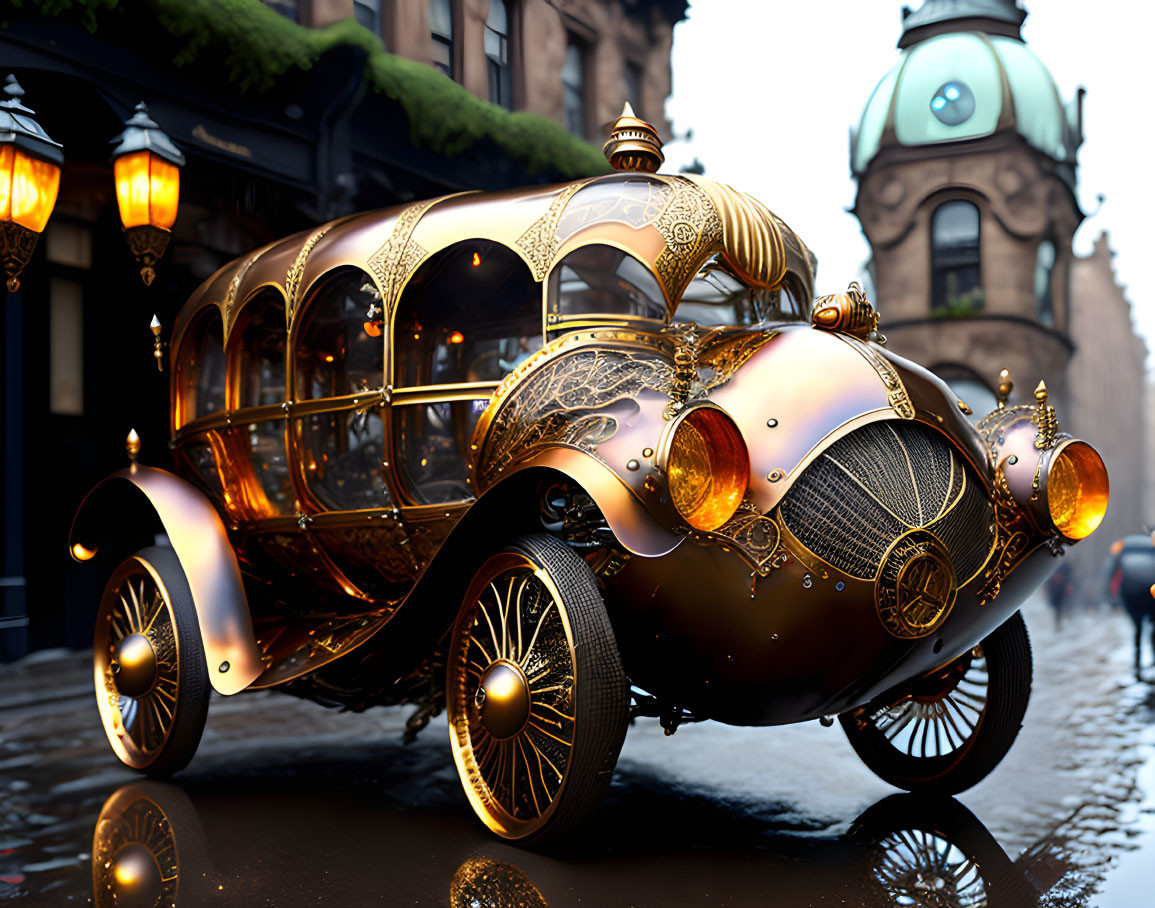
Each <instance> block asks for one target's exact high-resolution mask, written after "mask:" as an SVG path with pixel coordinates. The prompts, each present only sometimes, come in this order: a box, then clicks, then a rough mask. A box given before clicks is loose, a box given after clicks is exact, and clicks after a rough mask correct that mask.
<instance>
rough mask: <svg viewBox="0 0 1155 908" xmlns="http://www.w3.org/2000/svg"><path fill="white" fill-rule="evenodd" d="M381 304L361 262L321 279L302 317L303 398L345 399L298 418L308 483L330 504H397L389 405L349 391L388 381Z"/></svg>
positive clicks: (297, 355) (337, 507) (298, 376)
mask: <svg viewBox="0 0 1155 908" xmlns="http://www.w3.org/2000/svg"><path fill="white" fill-rule="evenodd" d="M374 306H380V294H379V293H378V292H377V287H376V285H375V284H374V283H373V280H372V278H370V277H369V275H368V274H366V273H365V272H364V271H362V270H360V269H359V268H352V267H349V268H338V269H336V270H334V271H332V272H330V273H329V274H327V275H326V276H325V277H324V278H322V279H321V280H320V281H318V282H317V283H316V284H314V285H313V287H312V289H311V290H310V291H309V294H308V296H307V297H306V298H305V302H304V304H303V308H302V310H301V314H300V315H299V316H298V325H299V327H298V328H297V330H296V334H295V337H294V340H293V371H294V377H293V386H294V387H295V388H296V396H297V399H298V400H315V399H317V398H337V399H336V400H333V402H332V405H331V409H328V410H326V411H325V412H321V413H316V412H313V413H309V414H308V415H306V416H300V417H297V418H296V419H294V421H293V427H294V432H295V436H294V437H295V438H296V439H297V450H298V451H299V456H300V460H301V467H302V470H303V475H304V480H305V485H306V486H307V487H308V489H309V491H310V492H311V493H312V494H313V497H314V498H316V499H317V501H318V502H319V503H320V504H321V505H322V507H324V508H325V509H326V510H331V511H346V510H356V509H361V508H382V507H387V506H388V505H389V504H390V503H391V499H390V497H389V491H388V489H387V488H386V486H385V476H384V473H383V464H384V462H385V461H386V460H387V459H388V458H386V457H385V424H384V421H383V415H382V414H383V410H382V407H381V405H380V404H379V403H377V404H371V405H366V404H365V403H364V402H363V401H361V402H359V401H357V400H356V399H353V400H350V397H349V395H355V394H359V393H362V392H364V391H368V390H373V389H376V388H380V387H382V386H383V385H384V384H385V340H384V338H383V337H382V331H381V328H380V327H378V326H377V325H376V324H375V321H376V320H375V319H371V318H370V313H369V310H370V308H371V307H374ZM374 314H376V313H374Z"/></svg>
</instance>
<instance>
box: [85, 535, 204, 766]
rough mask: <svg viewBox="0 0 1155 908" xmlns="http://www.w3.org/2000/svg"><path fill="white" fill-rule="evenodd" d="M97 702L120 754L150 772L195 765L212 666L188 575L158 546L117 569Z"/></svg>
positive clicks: (99, 618)
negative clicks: (205, 650) (206, 663)
mask: <svg viewBox="0 0 1155 908" xmlns="http://www.w3.org/2000/svg"><path fill="white" fill-rule="evenodd" d="M93 673H94V676H95V682H96V702H97V705H98V707H99V708H100V719H101V722H102V724H103V725H104V732H105V734H106V735H107V736H108V742H109V744H111V745H112V749H113V750H114V751H115V752H116V755H117V756H118V757H119V758H120V760H121V762H122V763H124V764H125V765H127V766H130V767H132V768H133V769H136V770H139V771H140V772H145V773H148V774H149V775H162V776H163V775H168V774H170V773H174V772H176V771H177V770H180V769H183V768H184V767H185V766H187V765H188V762H189V760H191V759H192V756H193V754H194V753H196V749H197V745H198V744H199V743H200V739H201V732H202V731H204V727H205V717H206V716H207V714H208V705H209V680H208V669H207V668H206V666H205V655H204V648H203V647H202V645H201V636H200V628H199V626H198V623H197V616H196V609H195V607H194V606H193V602H192V594H191V593H190V592H189V588H188V581H187V580H186V579H185V575H184V571H183V570H182V569H181V566H180V561H179V560H178V559H177V557H176V553H175V552H173V551H172V549H167V548H161V547H159V546H154V547H152V548H147V549H142V550H141V551H139V552H137V553H136V554H135V555H132V556H131V557H129V558H126V559H125V560H124V561H122V562H121V563H120V564H119V565H118V566H117V568H116V570H115V571H113V572H112V577H111V578H109V581H108V585H107V586H106V587H105V588H104V595H103V596H102V597H101V599H100V608H99V610H98V611H97V615H96V631H95V634H94V635H93Z"/></svg>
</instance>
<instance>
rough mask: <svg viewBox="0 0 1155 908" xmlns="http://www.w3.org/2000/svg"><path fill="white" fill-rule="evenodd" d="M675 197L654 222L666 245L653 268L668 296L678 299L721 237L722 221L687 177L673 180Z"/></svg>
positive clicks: (701, 190) (707, 197) (672, 186)
mask: <svg viewBox="0 0 1155 908" xmlns="http://www.w3.org/2000/svg"><path fill="white" fill-rule="evenodd" d="M669 185H670V188H671V189H672V190H673V192H674V197H673V199H672V200H671V201H670V204H669V205H667V206H666V208H665V209H664V210H663V211H662V213H661V215H659V217H658V219H657V220H656V221H655V222H654V227H655V228H656V229H657V230H658V232H659V233H661V235H662V236H663V238H664V239H665V240H666V248H665V249H663V250H662V252H661V254H660V255H659V256H658V259H657V261H656V262H655V263H654V267H655V269H656V270H657V272H658V278H659V280H661V282H662V288H663V289H664V290H665V291H666V298H667V299H669V300H677V299H678V298H679V297H681V295H682V291H683V290H685V288H686V286H687V285H688V284H689V283H690V280H691V279H692V278H693V277H694V275H695V274H696V273H697V271H698V266H699V265H701V263H702V260H703V259H705V257H706V255H707V253H708V251H709V250H710V248H711V247H713V246H714V245H716V244H717V243H720V242H721V240H722V220H721V218H719V217H718V212H717V211H716V210H715V208H714V203H713V202H711V201H710V197H709V196H708V195H707V194H706V192H705V191H704V190H703V189H701V188H700V187H699V186H697V185H696V184H695V183H693V182H691V181H690V180H687V179H686V178H685V177H677V178H673V179H671V180H670V183H669Z"/></svg>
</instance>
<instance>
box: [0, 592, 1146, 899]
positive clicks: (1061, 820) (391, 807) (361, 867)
mask: <svg viewBox="0 0 1155 908" xmlns="http://www.w3.org/2000/svg"><path fill="white" fill-rule="evenodd" d="M1026 617H1027V621H1028V625H1029V627H1030V630H1031V634H1032V639H1033V644H1034V651H1035V686H1034V690H1033V694H1032V700H1031V705H1030V708H1029V709H1028V712H1027V717H1026V723H1025V726H1024V729H1023V731H1022V733H1021V735H1020V737H1019V739H1018V741H1017V743H1016V745H1015V747H1014V748H1013V749H1012V751H1011V753H1010V755H1009V756H1008V757H1007V759H1006V760H1005V761H1004V762H1003V763H1002V765H1000V767H999V768H998V769H997V770H996V771H995V772H994V773H993V774H992V775H991V776H990V777H989V778H988V779H987V780H986V781H984V782H982V783H981V784H980V785H978V786H976V787H975V788H974V789H972V790H970V791H968V792H964V793H963V795H962V796H960V797H959V798H958V799H957V801H956V800H930V801H928V800H920V799H917V798H913V797H910V796H906V795H896V794H895V792H894V790H893V789H891V788H889V787H888V786H886V785H885V784H884V783H882V782H880V781H878V780H877V779H876V778H875V777H874V776H873V775H871V773H870V772H869V771H868V770H867V769H866V768H865V767H864V766H862V765H861V764H860V763H859V761H858V759H857V758H856V757H855V756H854V754H853V752H852V751H851V749H850V747H849V745H848V744H847V742H846V740H845V738H844V737H843V735H842V733H841V732H840V731H839V730H838V729H837V727H835V728H829V729H827V728H822V727H820V726H819V724H818V723H809V724H807V725H805V726H794V727H786V728H766V729H745V728H731V727H726V726H721V725H716V724H713V723H704V724H702V725H695V726H688V727H685V728H683V729H681V730H680V731H679V732H678V733H677V735H676V736H674V737H673V738H667V737H665V736H664V735H663V733H662V730H661V728H660V727H659V726H658V724H657V722H656V721H654V720H638V722H637V723H636V724H635V725H634V726H633V727H632V728H631V730H630V734H629V736H628V737H627V740H626V746H625V749H624V750H623V753H622V758H621V761H620V763H619V766H618V772H617V774H616V776H615V781H614V784H613V787H612V789H611V793H610V797H609V799H608V800H607V803H606V805H605V807H604V808H603V810H602V811H601V813H600V815H599V817H598V820H597V823H596V824H595V826H594V827H593V828H592V829H590V830H589V832H588V834H587V835H586V837H585V839H584V841H583V843H582V844H581V845H580V846H573V847H572V848H571V849H570V850H569V851H565V852H557V851H555V852H551V853H548V854H543V853H534V852H530V851H526V850H523V849H518V848H515V847H512V846H509V845H506V844H504V843H501V842H498V841H496V840H494V839H492V838H491V837H489V836H488V834H486V833H485V832H484V830H483V829H482V828H481V826H480V824H479V823H478V822H477V821H476V820H475V819H474V818H473V815H472V813H471V812H470V810H469V808H468V806H467V804H466V802H465V798H464V796H463V795H462V792H461V790H460V785H459V783H458V780H457V776H456V772H455V770H454V767H453V761H452V758H451V756H450V751H449V746H448V740H447V738H448V736H447V734H446V729H445V724H444V719H443V718H442V719H440V720H435V721H434V722H433V723H432V725H431V727H430V728H429V729H427V730H426V731H425V732H424V733H423V734H422V735H421V736H420V738H419V739H418V741H417V743H415V744H413V745H411V746H404V745H403V744H402V743H401V732H402V730H403V728H404V722H405V719H406V717H407V715H408V713H407V711H406V710H403V709H400V708H399V709H386V710H376V711H370V712H367V713H363V714H351V713H339V712H334V711H327V710H325V709H323V708H321V707H319V706H316V705H314V704H311V703H307V702H303V701H297V700H294V699H292V698H289V697H282V696H278V695H276V694H272V693H263V692H262V693H254V694H246V695H242V696H238V697H234V698H222V697H214V699H213V702H212V705H211V707H210V713H209V723H208V727H207V730H206V732H205V737H204V739H203V741H202V744H201V749H200V751H199V752H198V754H197V756H196V758H195V759H194V761H193V763H192V764H191V766H190V767H189V768H188V770H186V771H185V772H183V773H181V774H179V775H178V776H177V777H176V778H175V780H174V781H173V782H172V783H161V782H151V781H143V780H141V779H140V778H139V777H137V776H134V775H133V774H132V773H130V772H128V771H126V770H124V769H121V768H119V765H118V764H117V763H116V761H115V759H114V758H113V756H112V754H111V752H110V751H109V750H108V747H107V744H106V742H105V740H104V737H103V733H102V731H101V730H100V726H99V723H98V720H97V715H96V709H95V706H94V703H93V697H92V692H91V683H92V682H91V669H90V667H89V663H88V661H87V659H86V657H85V656H84V655H83V654H61V653H55V654H53V653H46V654H40V655H39V656H36V657H33V658H32V659H29V660H26V661H25V662H23V663H21V664H19V665H15V666H3V667H0V792H2V793H3V800H2V808H0V902H9V901H11V902H13V903H14V904H28V905H63V904H88V903H90V902H91V901H92V900H93V897H94V888H93V887H94V885H95V886H96V894H97V898H96V903H97V904H112V902H111V901H109V900H108V899H107V897H106V896H107V894H108V893H107V890H102V889H101V886H102V885H103V882H102V881H103V880H104V876H102V872H101V871H102V859H103V857H104V856H105V855H104V852H105V851H106V850H107V848H108V847H109V842H111V841H114V840H115V837H116V836H117V835H123V834H124V830H125V829H128V828H129V827H132V828H135V829H136V831H137V832H141V831H144V832H148V830H150V829H151V830H152V832H151V834H152V835H153V836H154V838H156V839H157V841H158V842H160V845H159V846H158V847H160V848H161V850H163V849H164V848H165V847H167V846H168V845H171V846H172V849H171V852H166V853H167V854H169V858H170V860H169V862H168V863H165V861H161V862H160V866H161V869H162V875H161V877H160V878H158V880H157V881H156V885H157V886H159V887H160V889H158V890H157V892H158V893H161V894H162V895H163V896H164V899H165V903H168V902H169V901H174V902H175V904H177V905H182V906H183V905H214V904H220V905H261V904H268V905H288V906H294V905H306V904H307V905H312V904H332V905H351V904H381V905H443V904H453V905H469V906H488V905H494V906H497V905H513V904H521V905H546V904H548V905H550V906H557V905H636V906H642V905H674V904H678V905H715V904H733V905H745V904H776V905H827V904H830V905H835V904H840V905H866V906H874V905H880V906H881V905H892V904H908V905H923V904H925V905H930V904H934V905H943V906H945V905H958V906H964V905H965V906H973V905H985V904H989V905H1000V904H1005V905H1023V906H1026V905H1035V904H1040V905H1047V906H1083V905H1101V906H1104V908H1138V906H1146V905H1149V904H1150V892H1151V884H1152V883H1155V670H1152V669H1148V670H1147V675H1146V677H1147V679H1148V680H1147V681H1146V682H1136V681H1135V680H1134V679H1133V677H1132V675H1131V671H1130V664H1129V658H1130V649H1129V637H1128V635H1129V625H1128V624H1127V622H1126V619H1125V617H1123V616H1122V615H1120V614H1118V613H1108V612H1101V613H1095V614H1081V615H1075V616H1072V617H1070V618H1068V619H1067V620H1066V621H1065V622H1064V623H1063V625H1062V627H1061V628H1056V627H1055V623H1054V619H1053V617H1052V615H1051V613H1050V612H1049V611H1048V610H1047V609H1046V608H1045V607H1044V606H1042V605H1041V604H1040V603H1039V602H1037V601H1034V600H1033V601H1032V602H1031V603H1029V604H1028V607H1027V609H1026ZM150 823H151V824H152V825H151V826H150V825H149V824H150ZM134 824H135V825H134ZM118 830H119V832H118ZM94 840H95V841H94ZM94 853H95V856H96V857H95V859H94ZM166 868H167V870H166ZM94 873H95V876H94ZM94 880H95V883H94ZM535 899H536V901H535ZM118 904H120V902H118ZM149 904H151V902H149Z"/></svg>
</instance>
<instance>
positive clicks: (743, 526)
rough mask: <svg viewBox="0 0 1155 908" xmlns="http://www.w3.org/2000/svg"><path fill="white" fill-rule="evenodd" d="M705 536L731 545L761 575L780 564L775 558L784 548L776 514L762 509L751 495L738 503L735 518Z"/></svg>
mask: <svg viewBox="0 0 1155 908" xmlns="http://www.w3.org/2000/svg"><path fill="white" fill-rule="evenodd" d="M706 535H707V538H711V539H713V540H715V541H717V542H718V543H720V544H722V545H729V546H732V547H733V548H734V549H735V550H736V551H737V552H738V554H740V555H741V556H742V557H743V558H744V559H745V561H746V562H747V563H748V564H749V565H750V566H751V567H752V568H754V570H755V571H757V572H758V573H759V574H761V575H762V576H766V575H767V574H769V573H770V572H771V571H772V570H773V569H774V568H775V567H778V566H780V563H781V562H780V560H779V559H778V558H776V557H775V556H776V555H777V554H779V552H781V551H783V550H782V548H781V541H782V534H781V532H780V531H779V529H778V524H777V522H776V521H775V520H774V518H773V517H770V516H769V515H767V514H763V513H762V512H761V511H759V510H758V507H757V506H756V505H755V504H754V502H753V501H751V500H750V497H749V495H747V497H746V498H745V499H743V501H742V503H741V504H740V505H738V510H737V511H735V512H734V516H733V517H731V518H730V519H729V520H727V521H726V522H725V523H724V524H722V526H720V527H718V529H716V530H714V531H713V532H712V533H709V534H706Z"/></svg>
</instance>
